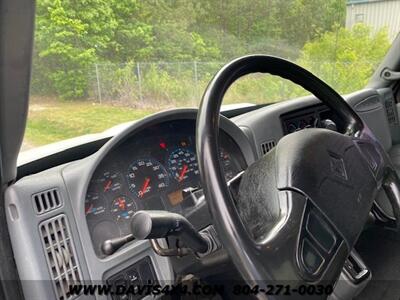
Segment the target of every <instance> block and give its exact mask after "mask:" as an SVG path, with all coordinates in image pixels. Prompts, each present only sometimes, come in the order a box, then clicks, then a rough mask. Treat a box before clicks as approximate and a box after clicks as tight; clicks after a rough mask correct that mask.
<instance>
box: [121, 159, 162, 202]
mask: <svg viewBox="0 0 400 300" xmlns="http://www.w3.org/2000/svg"><path fill="white" fill-rule="evenodd" d="M127 177H128V183H129V189H130V190H131V191H132V193H133V194H134V195H135V196H137V197H139V198H144V197H147V196H149V195H152V194H154V193H157V192H159V191H161V190H163V189H165V188H166V187H167V186H168V184H169V180H168V173H167V171H166V170H165V168H164V167H163V166H162V165H161V164H160V163H159V162H158V161H156V160H154V159H152V158H143V159H137V160H135V161H134V162H133V163H132V164H131V165H130V166H129V169H128V174H127Z"/></svg>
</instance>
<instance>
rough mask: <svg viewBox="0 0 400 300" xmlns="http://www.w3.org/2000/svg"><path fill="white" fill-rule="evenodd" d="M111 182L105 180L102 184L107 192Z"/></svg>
mask: <svg viewBox="0 0 400 300" xmlns="http://www.w3.org/2000/svg"><path fill="white" fill-rule="evenodd" d="M111 184H112V180H109V181H107V182H106V184H105V185H104V191H105V192H107V191H108V190H109V189H110V187H111Z"/></svg>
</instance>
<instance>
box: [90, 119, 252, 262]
mask: <svg viewBox="0 0 400 300" xmlns="http://www.w3.org/2000/svg"><path fill="white" fill-rule="evenodd" d="M220 158H221V159H220V163H221V167H222V168H223V170H224V172H225V178H226V180H229V179H231V178H233V177H234V176H235V175H236V174H237V173H239V172H240V171H242V170H243V169H245V160H244V157H243V154H242V153H241V151H240V149H239V147H238V146H237V144H236V143H235V142H234V140H233V139H232V138H231V137H230V136H229V135H227V134H226V133H225V132H224V131H222V130H221V132H220ZM188 188H194V189H196V188H201V184H200V177H199V169H198V162H197V157H196V149H195V121H194V120H174V121H170V122H165V123H161V124H158V125H155V126H152V127H150V128H146V129H144V130H143V131H141V132H139V133H138V134H135V135H134V136H132V137H131V138H130V139H128V140H127V141H125V142H123V143H122V144H121V145H120V146H119V147H117V148H116V149H115V150H113V151H112V152H110V153H109V154H108V156H107V157H106V158H105V159H104V161H103V162H102V163H101V164H100V165H99V167H98V168H97V170H96V172H95V174H94V175H93V178H92V180H91V181H90V184H89V187H88V191H87V194H86V199H85V215H86V220H87V223H88V227H89V230H90V234H91V237H92V241H93V244H94V247H95V250H96V253H97V254H98V255H99V256H101V244H102V243H103V242H104V241H105V240H107V239H110V238H115V237H118V236H123V235H126V234H128V233H129V232H130V228H129V225H130V218H131V216H132V215H133V214H134V213H135V212H136V211H138V210H168V211H174V212H182V209H183V206H184V204H185V196H186V193H185V191H186V190H187V189H188Z"/></svg>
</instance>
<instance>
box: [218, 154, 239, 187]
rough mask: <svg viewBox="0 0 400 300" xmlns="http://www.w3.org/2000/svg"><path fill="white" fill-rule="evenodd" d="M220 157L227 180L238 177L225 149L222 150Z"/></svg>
mask: <svg viewBox="0 0 400 300" xmlns="http://www.w3.org/2000/svg"><path fill="white" fill-rule="evenodd" d="M219 157H220V163H221V165H222V168H223V170H224V174H225V180H226V181H228V180H230V179H232V178H233V177H234V176H235V175H236V172H235V167H234V166H233V165H232V161H231V156H230V154H229V153H228V152H227V151H226V150H225V149H222V148H220V155H219Z"/></svg>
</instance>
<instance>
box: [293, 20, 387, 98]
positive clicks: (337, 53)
mask: <svg viewBox="0 0 400 300" xmlns="http://www.w3.org/2000/svg"><path fill="white" fill-rule="evenodd" d="M338 41H340V42H338ZM389 47H390V42H389V40H388V35H387V31H386V29H385V28H383V29H381V30H380V31H378V32H376V33H373V32H371V29H370V28H369V27H368V26H366V25H364V24H357V25H355V26H354V27H353V29H352V30H348V29H345V28H338V29H337V30H336V31H333V32H325V33H323V34H322V35H321V36H320V37H319V38H317V39H315V40H313V41H310V42H308V43H306V44H305V45H304V48H303V50H302V52H301V56H300V59H299V61H298V62H299V64H301V65H302V66H304V67H305V68H307V69H309V70H311V71H312V72H314V73H315V74H317V75H318V76H319V77H321V78H322V79H324V80H326V81H327V82H328V83H329V84H331V85H332V86H333V87H334V88H335V89H336V90H337V91H339V92H341V93H348V92H353V91H355V90H357V89H360V88H363V87H364V86H365V85H366V84H367V82H368V79H369V78H370V76H371V75H372V73H373V71H374V70H375V68H376V66H377V64H379V63H380V62H381V60H382V58H383V57H384V55H385V54H386V52H387V50H388V49H389Z"/></svg>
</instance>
